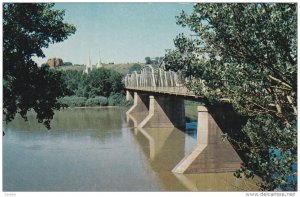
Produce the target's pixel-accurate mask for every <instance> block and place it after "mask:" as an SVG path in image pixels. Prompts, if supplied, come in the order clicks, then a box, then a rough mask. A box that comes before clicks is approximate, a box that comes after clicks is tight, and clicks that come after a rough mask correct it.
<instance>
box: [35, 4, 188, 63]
mask: <svg viewBox="0 0 300 197" xmlns="http://www.w3.org/2000/svg"><path fill="white" fill-rule="evenodd" d="M54 9H64V10H65V22H67V23H70V24H73V25H75V26H76V28H77V31H76V33H75V34H73V35H71V36H70V37H69V38H68V39H67V40H65V41H63V42H61V43H56V44H51V45H50V46H49V47H48V48H45V49H43V51H44V53H45V55H46V57H45V58H43V59H41V58H36V57H35V58H34V60H35V61H36V62H37V63H38V64H39V65H41V64H42V63H45V62H46V61H47V59H49V58H54V57H56V58H62V59H63V61H64V62H72V63H73V64H86V63H87V62H88V57H89V54H90V57H91V62H92V64H96V63H97V62H98V59H99V51H100V58H101V61H102V62H103V63H108V62H114V63H133V62H144V61H145V57H147V56H150V57H160V56H164V54H165V49H174V48H175V47H174V43H173V39H174V38H175V37H176V36H177V35H178V34H180V33H185V34H187V35H190V34H191V33H190V32H189V30H188V28H183V27H181V26H180V25H177V24H176V19H175V16H178V15H179V14H180V13H181V11H182V10H184V11H186V12H188V13H190V12H191V11H192V10H193V4H192V3H56V5H55V7H54Z"/></svg>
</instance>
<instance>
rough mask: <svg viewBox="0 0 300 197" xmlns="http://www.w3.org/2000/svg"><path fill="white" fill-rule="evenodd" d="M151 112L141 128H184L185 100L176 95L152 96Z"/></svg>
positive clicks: (141, 124) (140, 125)
mask: <svg viewBox="0 0 300 197" xmlns="http://www.w3.org/2000/svg"><path fill="white" fill-rule="evenodd" d="M149 99H150V102H149V114H148V116H147V117H146V118H145V119H144V120H143V121H142V122H141V123H140V124H139V126H138V127H139V128H144V127H152V128H172V127H177V128H182V127H184V126H185V109H184V100H183V98H181V97H176V96H150V97H149Z"/></svg>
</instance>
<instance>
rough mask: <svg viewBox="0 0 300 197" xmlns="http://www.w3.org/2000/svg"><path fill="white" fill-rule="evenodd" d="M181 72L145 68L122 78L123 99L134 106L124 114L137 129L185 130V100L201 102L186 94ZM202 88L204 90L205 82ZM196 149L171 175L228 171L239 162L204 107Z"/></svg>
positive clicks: (191, 93)
mask: <svg viewBox="0 0 300 197" xmlns="http://www.w3.org/2000/svg"><path fill="white" fill-rule="evenodd" d="M187 81H188V79H185V78H184V77H183V76H182V74H181V73H180V72H173V71H165V69H164V66H163V65H162V66H161V67H158V68H154V67H152V66H151V65H146V66H145V67H144V68H143V69H142V70H141V71H140V72H134V73H132V74H129V75H127V76H126V77H125V86H126V99H127V100H131V99H133V101H134V102H133V106H132V107H131V108H130V109H129V110H128V111H127V112H126V114H127V116H128V117H134V118H131V119H133V120H134V126H135V127H136V128H137V129H138V130H142V128H174V127H176V128H185V107H184V100H189V99H192V100H195V99H196V100H197V99H201V98H199V97H198V96H197V95H195V94H194V93H193V92H190V91H188V89H187V88H186V86H185V84H186V82H187ZM201 83H202V84H203V88H204V89H205V86H204V83H203V82H202V81H201ZM197 111H198V123H197V146H196V148H195V149H194V151H192V152H191V153H190V154H189V155H188V156H186V157H185V158H183V159H182V160H181V161H180V162H179V163H178V164H177V165H176V166H174V168H173V170H172V171H173V172H174V173H206V172H229V171H235V170H237V169H238V168H239V167H240V165H241V163H242V160H241V159H240V157H239V156H238V154H237V153H236V151H235V150H234V148H233V147H232V146H231V144H230V143H229V142H228V141H227V140H222V139H221V135H222V133H223V132H222V130H221V128H220V127H219V125H218V124H217V122H216V120H215V119H214V117H213V116H212V114H211V113H210V109H209V108H207V107H205V106H198V107H197Z"/></svg>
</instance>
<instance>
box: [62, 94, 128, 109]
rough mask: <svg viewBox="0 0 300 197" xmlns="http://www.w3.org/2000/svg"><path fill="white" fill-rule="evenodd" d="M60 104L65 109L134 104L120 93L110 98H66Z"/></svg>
mask: <svg viewBox="0 0 300 197" xmlns="http://www.w3.org/2000/svg"><path fill="white" fill-rule="evenodd" d="M58 102H59V103H60V104H61V105H62V106H64V107H94V106H107V105H109V106H129V105H131V104H132V102H129V101H126V100H125V96H124V95H123V94H120V93H116V94H111V95H110V96H109V97H108V98H106V97H104V96H97V97H94V98H89V99H87V98H85V97H78V96H66V97H63V98H60V99H59V100H58Z"/></svg>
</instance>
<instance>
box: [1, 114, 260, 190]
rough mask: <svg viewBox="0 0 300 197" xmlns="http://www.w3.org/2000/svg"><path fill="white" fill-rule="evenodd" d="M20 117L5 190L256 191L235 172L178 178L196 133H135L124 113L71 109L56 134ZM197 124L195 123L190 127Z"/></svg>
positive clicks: (8, 128)
mask: <svg viewBox="0 0 300 197" xmlns="http://www.w3.org/2000/svg"><path fill="white" fill-rule="evenodd" d="M28 119H29V121H27V122H25V121H24V120H23V119H21V118H20V117H16V119H15V120H14V121H12V122H11V123H9V124H8V125H5V124H4V125H3V127H4V130H5V136H4V137H3V190H4V191H244V190H246V191H249V190H253V189H257V188H256V186H255V185H254V183H252V182H249V181H246V180H243V179H236V178H235V177H234V176H233V173H204V174H174V173H172V172H171V170H172V169H173V168H174V167H175V166H176V165H177V163H178V162H179V161H180V160H181V159H182V158H183V157H184V156H186V155H187V154H189V153H190V152H191V151H192V150H193V148H194V147H195V146H196V138H195V132H196V129H195V128H194V129H193V126H192V128H191V129H189V130H188V132H184V131H181V130H178V129H142V130H138V129H136V128H134V120H132V119H130V118H129V117H126V115H125V109H122V108H87V109H65V110H62V111H58V112H56V114H55V116H54V119H53V121H52V122H51V127H52V128H51V130H47V129H46V128H44V126H43V125H42V124H39V123H37V121H36V119H35V116H34V114H33V113H29V116H28ZM191 125H193V124H191Z"/></svg>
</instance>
